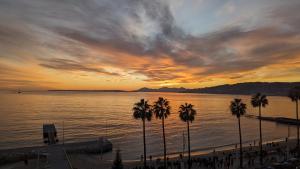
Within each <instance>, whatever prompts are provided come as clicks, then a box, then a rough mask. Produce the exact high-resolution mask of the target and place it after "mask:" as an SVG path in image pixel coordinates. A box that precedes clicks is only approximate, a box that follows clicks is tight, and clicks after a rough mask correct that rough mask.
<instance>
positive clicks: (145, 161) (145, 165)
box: [143, 119, 147, 169]
mask: <svg viewBox="0 0 300 169" xmlns="http://www.w3.org/2000/svg"><path fill="white" fill-rule="evenodd" d="M143 138H144V139H143V140H144V169H146V167H147V155H146V136H145V119H143Z"/></svg>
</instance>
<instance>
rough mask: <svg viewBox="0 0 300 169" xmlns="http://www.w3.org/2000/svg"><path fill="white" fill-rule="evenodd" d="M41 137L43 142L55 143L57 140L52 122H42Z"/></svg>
mask: <svg viewBox="0 0 300 169" xmlns="http://www.w3.org/2000/svg"><path fill="white" fill-rule="evenodd" d="M43 138H44V143H45V144H49V145H50V144H56V143H57V142H58V138H57V131H56V128H55V125H54V124H43Z"/></svg>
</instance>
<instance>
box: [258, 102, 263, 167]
mask: <svg viewBox="0 0 300 169" xmlns="http://www.w3.org/2000/svg"><path fill="white" fill-rule="evenodd" d="M259 147H260V165H263V154H262V153H263V152H262V131H261V106H259Z"/></svg>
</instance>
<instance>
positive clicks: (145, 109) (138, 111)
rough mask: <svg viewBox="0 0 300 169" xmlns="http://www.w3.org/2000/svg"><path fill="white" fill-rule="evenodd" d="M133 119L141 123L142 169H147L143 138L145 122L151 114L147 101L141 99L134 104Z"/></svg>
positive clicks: (144, 139)
mask: <svg viewBox="0 0 300 169" xmlns="http://www.w3.org/2000/svg"><path fill="white" fill-rule="evenodd" d="M132 110H133V117H134V118H135V119H141V120H142V122H143V141H144V168H145V169H146V167H147V155H146V154H147V153H146V136H145V121H146V120H148V121H151V117H152V112H151V106H150V105H149V104H148V101H145V100H144V99H141V100H140V102H137V103H135V104H134V107H133V109H132Z"/></svg>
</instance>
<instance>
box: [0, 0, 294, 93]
mask: <svg viewBox="0 0 300 169" xmlns="http://www.w3.org/2000/svg"><path fill="white" fill-rule="evenodd" d="M299 8H300V1H299V0H251V1H249V0H26V1H24V0H1V1H0V89H2V90H19V89H20V90H47V89H74V90H76V89H81V90H91V89H103V90H107V89H121V90H134V89H138V88H141V87H151V88H159V87H186V88H199V87H207V86H216V85H222V84H233V83H241V82H254V81H261V82H294V81H300V10H299Z"/></svg>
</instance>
